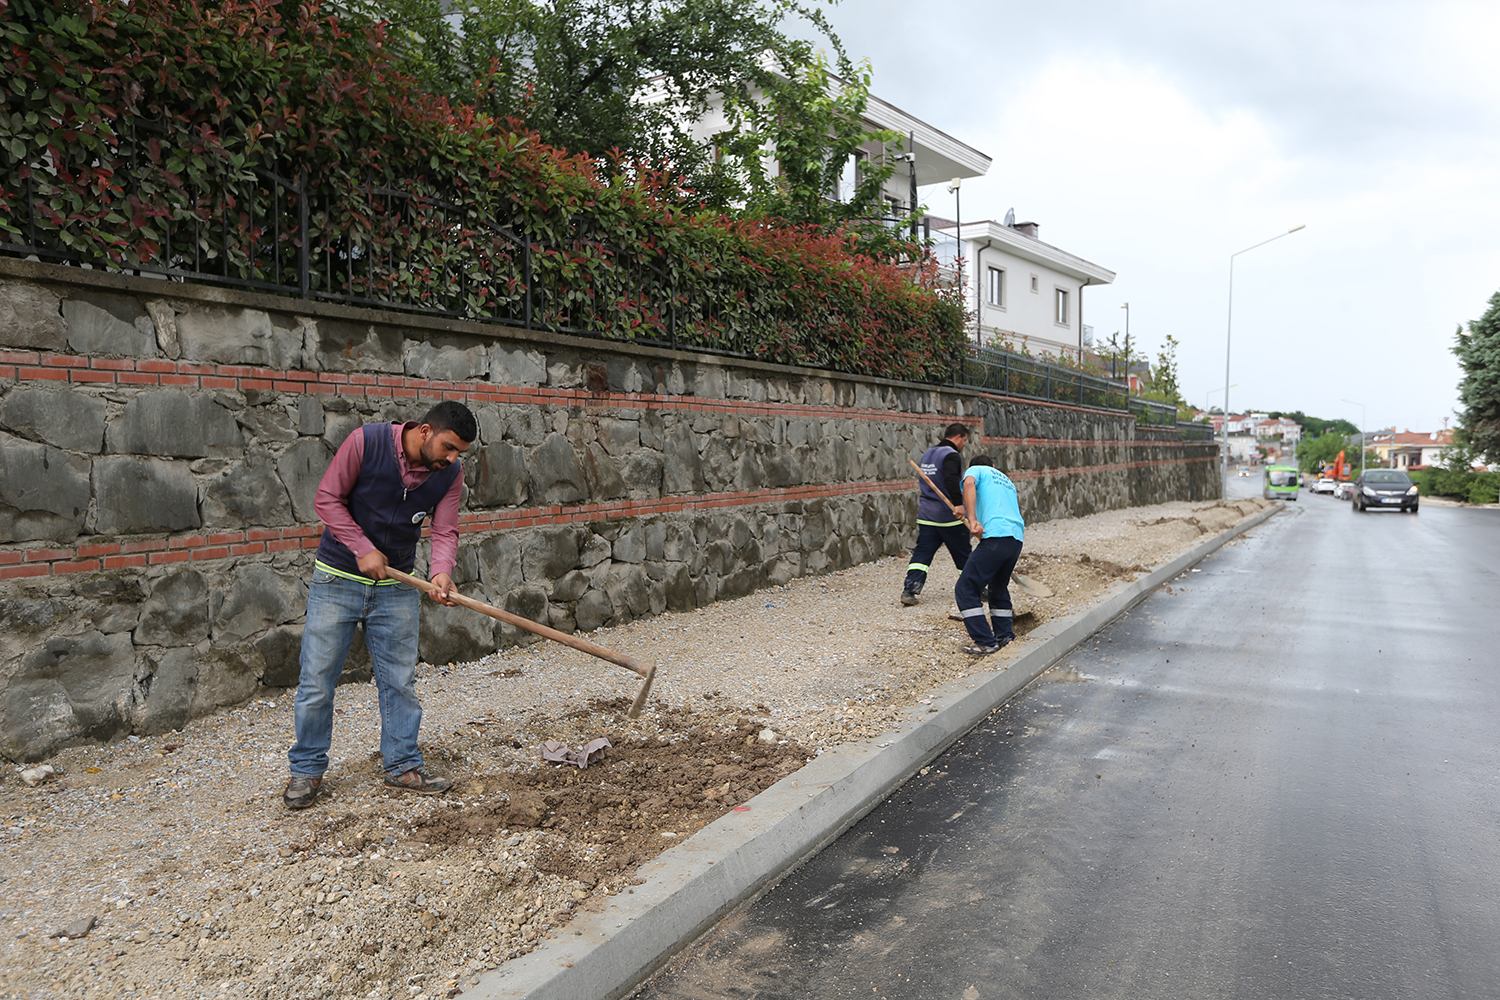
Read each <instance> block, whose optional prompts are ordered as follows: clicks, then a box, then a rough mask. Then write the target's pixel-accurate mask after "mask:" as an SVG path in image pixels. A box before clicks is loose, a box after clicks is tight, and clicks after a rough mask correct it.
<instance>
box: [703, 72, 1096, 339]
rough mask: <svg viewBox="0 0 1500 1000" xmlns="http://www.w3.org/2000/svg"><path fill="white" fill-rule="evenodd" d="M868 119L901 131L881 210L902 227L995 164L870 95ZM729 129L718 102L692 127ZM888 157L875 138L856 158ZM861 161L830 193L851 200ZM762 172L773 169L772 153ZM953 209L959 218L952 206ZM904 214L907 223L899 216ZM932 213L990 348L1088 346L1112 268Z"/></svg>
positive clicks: (935, 231)
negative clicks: (1090, 297)
mask: <svg viewBox="0 0 1500 1000" xmlns="http://www.w3.org/2000/svg"><path fill="white" fill-rule="evenodd" d="M865 120H866V122H867V123H868V124H869V125H870V126H872V127H873V128H878V129H885V130H889V131H892V132H896V133H898V134H900V135H901V136H904V137H905V139H904V141H903V143H902V144H901V145H902V149H903V152H902V153H900V154H896V155H899V156H900V160H899V162H897V163H896V165H895V166H896V169H895V170H894V171H893V172H892V174H891V176H890V178H889V180H887V182H886V184H885V191H884V200H885V215H887V216H889V217H890V218H891V219H892V220H893V221H892V224H894V225H902V224H906V223H905V222H904V219H905V218H908V217H910V215H911V213H912V212H913V210H914V208H921V207H922V206H923V205H924V204H925V205H927V207H928V210H929V212H930V211H931V208H932V206H933V205H934V204H938V205H941V206H943V211H944V212H945V213H946V211H947V207H946V206H947V205H949V204H950V203H954V204H955V207H956V208H957V206H958V205H961V200H959V201H956V202H955V201H954V199H955V193H952V192H950V190H949V189H950V188H951V186H952V182H953V181H954V180H957V181H959V182H960V183H959V187H958V190H957V192H956V195H957V198H958V199H961V198H962V196H963V194H964V192H966V191H970V190H971V189H970V188H967V187H964V186H963V182H964V181H966V180H970V179H972V178H976V177H982V176H984V174H985V173H986V172H987V171H988V170H989V168H990V162H991V160H990V157H989V156H987V155H986V154H984V153H982V152H980V151H979V150H977V149H975V148H974V147H973V146H970V145H968V144H967V143H965V142H962V141H960V140H958V139H955V138H954V137H953V136H951V135H948V134H947V133H946V132H943V131H942V130H940V129H937V128H934V127H933V126H932V125H929V124H928V123H927V122H924V121H922V120H921V119H920V118H917V117H915V116H913V115H911V114H909V113H908V112H906V111H903V110H902V109H901V108H898V107H896V106H895V105H893V104H891V103H889V102H887V101H883V100H881V99H880V98H878V97H876V96H874V95H873V94H872V95H870V98H869V101H868V102H867V104H866V106H865ZM728 127H729V124H728V120H727V118H726V117H725V116H724V113H723V111H722V109H721V108H718V107H711V108H710V109H709V110H708V112H707V114H705V115H704V116H703V117H702V118H700V119H699V120H698V121H697V122H696V123H695V124H694V127H693V131H694V134H695V136H697V137H698V138H700V139H701V140H702V141H703V142H706V143H707V142H712V141H713V137H714V136H716V135H718V134H719V133H721V132H723V131H724V130H725V129H727V128H728ZM885 155H892V154H890V153H888V152H887V151H886V150H884V149H882V148H881V147H880V144H878V143H873V144H871V145H870V146H869V148H867V149H865V150H864V151H862V153H861V154H860V157H877V156H885ZM857 166H858V158H856V160H854V161H851V162H850V164H849V165H848V168H847V170H846V174H845V177H844V180H843V182H842V183H841V185H840V188H841V190H839V191H836V192H830V194H831V195H832V196H834V197H838V198H844V197H847V196H848V194H849V192H850V190H851V188H852V184H853V181H854V175H855V171H856V169H857ZM766 168H767V169H768V170H774V169H775V163H774V162H772V158H771V157H768V159H767V163H766ZM954 214H955V215H957V214H960V213H959V212H958V211H955V213H954ZM898 220H901V221H898ZM961 221H962V220H958V219H946V218H939V217H937V216H936V215H929V216H927V217H926V219H925V220H924V224H923V226H922V231H923V233H924V234H925V235H930V236H932V237H933V238H934V239H935V240H937V241H938V243H939V246H938V248H937V255H938V258H939V260H940V261H944V262H945V263H946V264H947V265H948V270H949V273H950V277H952V276H953V275H952V262H953V259H954V257H955V256H957V255H958V252H959V249H960V244H959V237H960V233H961V236H962V255H963V258H964V262H965V275H964V291H965V295H966V297H967V298H968V300H969V306H968V308H969V310H970V311H971V312H973V313H974V314H975V315H976V316H977V319H976V321H975V328H974V330H973V331H972V336H973V337H974V339H976V340H977V341H978V342H980V343H984V344H995V343H997V344H1005V343H1009V344H1011V345H1013V346H1015V347H1017V348H1023V347H1024V348H1026V349H1028V350H1030V351H1031V352H1032V353H1034V354H1054V355H1056V354H1075V355H1076V354H1078V353H1079V352H1081V351H1082V350H1083V349H1084V348H1087V347H1090V346H1092V345H1091V344H1090V343H1089V342H1088V340H1087V339H1086V337H1085V329H1086V328H1085V326H1084V301H1083V290H1084V289H1085V288H1087V287H1089V286H1091V285H1105V284H1109V283H1110V282H1112V281H1114V279H1115V273H1114V272H1113V271H1110V270H1108V269H1107V268H1103V267H1100V266H1099V265H1098V264H1094V263H1091V262H1089V261H1086V260H1084V259H1083V258H1081V257H1075V256H1074V255H1073V254H1070V253H1068V252H1067V251H1065V250H1060V249H1058V248H1057V247H1054V246H1052V245H1051V244H1048V243H1044V242H1042V240H1041V239H1040V238H1039V237H1038V235H1037V233H1038V227H1037V224H1036V223H1034V222H1022V223H1015V222H1013V221H1012V220H1011V219H1010V218H1007V219H1006V221H1005V222H1003V223H998V222H993V221H990V220H982V221H977V222H963V223H962V225H960V222H961Z"/></svg>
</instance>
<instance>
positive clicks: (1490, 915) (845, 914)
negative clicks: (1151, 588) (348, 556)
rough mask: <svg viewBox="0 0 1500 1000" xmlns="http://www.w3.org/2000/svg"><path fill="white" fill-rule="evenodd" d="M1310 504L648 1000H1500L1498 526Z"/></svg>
mask: <svg viewBox="0 0 1500 1000" xmlns="http://www.w3.org/2000/svg"><path fill="white" fill-rule="evenodd" d="M1253 488H1258V482H1254V483H1250V482H1249V481H1246V480H1239V481H1238V482H1235V483H1232V484H1231V489H1232V492H1240V491H1244V490H1250V489H1253ZM1287 508H1288V509H1287V511H1286V513H1284V514H1282V515H1279V516H1277V517H1276V518H1273V519H1272V520H1271V521H1269V522H1267V523H1266V524H1265V525H1262V526H1261V527H1259V528H1256V529H1254V530H1253V531H1252V532H1250V533H1249V534H1247V535H1246V536H1245V537H1244V538H1242V539H1241V540H1239V541H1237V542H1236V543H1233V544H1231V545H1230V546H1227V547H1225V548H1224V549H1222V550H1220V551H1219V552H1218V553H1216V554H1215V555H1214V556H1212V557H1210V558H1209V559H1208V560H1206V561H1205V562H1204V563H1202V564H1201V566H1200V571H1199V572H1194V573H1188V574H1184V576H1182V577H1180V578H1179V579H1178V580H1177V581H1175V582H1174V583H1173V584H1172V585H1170V589H1163V590H1160V591H1158V592H1157V593H1156V594H1154V595H1153V596H1152V597H1150V598H1149V599H1147V600H1146V601H1145V602H1143V603H1142V604H1140V605H1138V606H1137V607H1136V608H1135V609H1134V610H1133V611H1132V612H1131V613H1130V614H1129V615H1128V616H1126V617H1124V618H1122V619H1120V620H1118V621H1116V622H1115V623H1114V624H1112V625H1111V626H1109V627H1108V628H1107V629H1105V630H1104V631H1103V632H1101V633H1099V634H1098V635H1097V636H1096V637H1095V639H1094V640H1093V641H1091V642H1089V643H1088V644H1087V645H1086V648H1080V649H1079V650H1077V651H1075V653H1074V654H1073V655H1072V656H1071V657H1069V658H1068V659H1067V660H1066V661H1064V666H1063V667H1060V668H1059V669H1057V670H1054V671H1053V672H1051V673H1049V674H1048V675H1047V676H1046V677H1045V678H1044V679H1043V680H1041V681H1039V682H1038V683H1037V684H1034V685H1032V686H1031V687H1030V688H1028V689H1027V691H1026V692H1024V693H1023V694H1022V695H1021V696H1019V697H1017V698H1016V699H1014V700H1013V701H1012V702H1010V703H1009V704H1007V705H1006V706H1004V707H1002V708H1000V709H998V710H996V711H995V712H994V713H992V714H991V715H990V716H989V717H988V719H987V720H986V721H985V722H984V723H982V724H981V725H979V726H978V727H977V728H976V729H974V730H973V731H972V732H970V733H969V734H968V735H966V736H965V737H964V738H963V739H962V740H960V741H959V742H958V743H957V744H955V745H954V747H953V748H951V749H950V750H949V751H948V752H947V753H946V754H944V755H943V756H942V757H940V758H938V759H937V760H936V761H934V762H933V764H932V765H931V766H930V767H929V768H927V769H926V771H924V772H923V773H922V774H921V775H918V776H916V777H914V778H912V779H911V780H910V781H908V782H907V783H906V785H904V786H903V787H902V788H901V789H900V790H899V791H898V792H897V793H896V794H895V795H893V796H892V797H891V798H889V799H888V800H886V802H884V803H883V804H881V805H880V806H879V807H877V808H876V809H875V810H874V811H873V812H871V813H870V814H869V815H868V816H866V817H865V818H864V819H863V820H862V821H861V822H860V823H859V824H857V825H856V826H855V827H854V828H852V829H851V830H849V831H848V832H846V833H845V834H844V836H842V837H841V838H840V839H839V840H838V841H837V842H836V843H834V844H833V845H831V846H829V847H828V848H827V849H825V850H824V851H823V852H822V853H820V854H819V855H817V856H816V857H814V858H812V859H811V860H810V861H808V862H807V863H806V864H804V865H803V866H802V867H801V868H799V869H797V870H796V871H795V872H793V873H792V874H791V875H789V876H787V877H786V878H785V879H784V880H783V881H782V882H781V883H780V884H779V885H777V886H775V887H774V888H773V889H771V890H769V891H768V892H766V893H765V894H764V895H763V896H762V897H761V898H760V899H759V900H758V901H756V902H755V903H753V904H751V905H750V906H748V907H746V908H744V909H742V910H740V911H738V912H737V913H735V914H734V915H732V916H731V917H730V918H728V919H727V920H726V921H725V922H724V923H722V924H721V925H720V927H719V928H717V929H716V930H715V931H714V932H712V933H711V934H710V935H708V936H707V937H706V938H705V939H704V940H703V941H702V942H700V943H699V945H698V946H696V947H695V948H694V949H693V950H692V951H691V952H690V953H689V954H688V955H686V956H684V957H683V958H681V959H680V960H679V961H677V962H676V963H674V964H673V965H672V966H671V967H669V969H668V970H666V971H665V972H663V973H662V974H661V975H659V976H658V977H657V979H656V980H655V981H653V982H652V983H650V984H648V985H647V986H646V987H644V988H643V990H642V991H641V992H640V993H639V994H638V996H640V997H643V998H659V1000H667V998H672V1000H685V998H692V1000H703V998H709V997H714V998H719V997H744V998H755V1000H782V998H785V1000H793V998H796V1000H803V998H819V1000H822V998H836V997H849V998H854V997H860V998H865V997H868V998H872V1000H873V998H892V1000H896V998H900V1000H939V998H954V1000H991V998H1011V997H1015V998H1020V997H1025V998H1028V1000H1038V998H1054V997H1055V998H1069V1000H1073V998H1078V997H1090V998H1098V997H1122V998H1124V997H1129V998H1132V1000H1135V998H1154V997H1191V998H1209V997H1214V998H1217V997H1234V998H1241V997H1243V998H1247V1000H1248V998H1255V1000H1281V998H1291V997H1296V998H1303V997H1348V998H1359V1000H1374V998H1386V997H1413V998H1415V997H1421V998H1436V997H1455V998H1457V997H1463V998H1474V997H1495V996H1500V947H1497V945H1496V942H1497V941H1500V793H1497V789H1496V783H1497V775H1500V738H1497V735H1496V731H1497V719H1500V678H1497V674H1496V667H1497V665H1500V654H1497V648H1500V643H1497V640H1496V631H1495V611H1496V608H1497V607H1500V511H1492V510H1467V509H1454V508H1440V507H1436V506H1431V505H1428V506H1424V507H1423V508H1422V511H1421V513H1420V514H1419V515H1416V516H1412V515H1407V514H1399V513H1394V512H1380V513H1371V514H1360V515H1355V514H1352V513H1351V511H1350V510H1349V505H1348V504H1346V503H1343V502H1340V501H1336V500H1333V499H1332V498H1331V497H1328V496H1313V495H1310V494H1308V493H1307V492H1306V491H1304V492H1303V493H1302V494H1301V499H1300V500H1299V501H1298V502H1296V503H1292V504H1288V505H1287Z"/></svg>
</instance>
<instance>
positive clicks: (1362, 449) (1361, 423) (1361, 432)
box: [1339, 396, 1365, 473]
mask: <svg viewBox="0 0 1500 1000" xmlns="http://www.w3.org/2000/svg"><path fill="white" fill-rule="evenodd" d="M1339 402H1340V403H1348V404H1349V405H1350V406H1357V407H1359V471H1360V472H1361V473H1363V472H1364V471H1365V404H1364V403H1356V402H1355V401H1354V400H1352V399H1345V398H1344V397H1343V396H1340V397H1339Z"/></svg>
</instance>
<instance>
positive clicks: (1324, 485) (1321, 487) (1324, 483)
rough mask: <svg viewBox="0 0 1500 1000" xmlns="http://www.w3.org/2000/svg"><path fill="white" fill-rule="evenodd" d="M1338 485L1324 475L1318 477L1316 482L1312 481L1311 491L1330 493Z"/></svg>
mask: <svg viewBox="0 0 1500 1000" xmlns="http://www.w3.org/2000/svg"><path fill="white" fill-rule="evenodd" d="M1338 485H1339V484H1338V483H1336V482H1334V481H1333V480H1332V479H1329V478H1328V477H1327V476H1324V477H1323V478H1322V479H1319V480H1318V481H1317V482H1315V483H1313V488H1312V491H1313V492H1314V493H1332V492H1333V491H1334V490H1335V489H1337V488H1338Z"/></svg>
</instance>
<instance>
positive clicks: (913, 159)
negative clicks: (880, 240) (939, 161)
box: [906, 131, 917, 240]
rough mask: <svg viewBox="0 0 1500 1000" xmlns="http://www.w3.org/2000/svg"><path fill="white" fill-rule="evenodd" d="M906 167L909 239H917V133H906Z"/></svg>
mask: <svg viewBox="0 0 1500 1000" xmlns="http://www.w3.org/2000/svg"><path fill="white" fill-rule="evenodd" d="M906 167H907V172H908V173H909V174H910V176H911V238H912V239H913V240H915V239H916V238H917V133H916V132H915V131H913V132H908V133H906Z"/></svg>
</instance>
